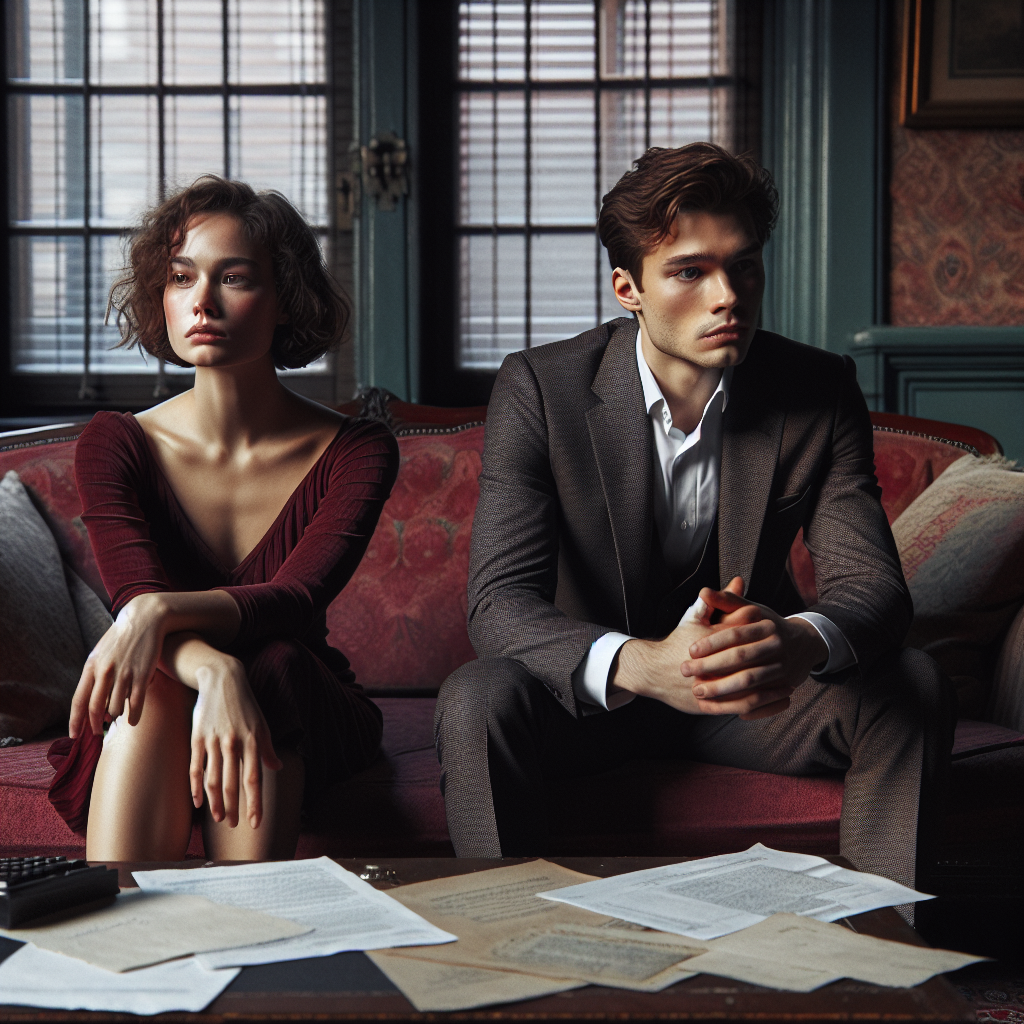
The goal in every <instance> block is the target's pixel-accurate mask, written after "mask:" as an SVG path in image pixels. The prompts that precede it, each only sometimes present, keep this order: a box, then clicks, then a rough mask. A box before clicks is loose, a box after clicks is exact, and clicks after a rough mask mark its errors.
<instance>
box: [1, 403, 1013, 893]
mask: <svg viewBox="0 0 1024 1024" xmlns="http://www.w3.org/2000/svg"><path fill="white" fill-rule="evenodd" d="M343 409H344V410H345V411H349V412H351V411H355V409H356V407H355V406H346V407H343ZM485 412H486V410H485V409H483V408H475V409H459V410H445V409H432V408H428V407H423V406H413V405H408V404H405V403H401V402H397V401H392V402H391V403H390V407H389V414H390V416H391V417H392V425H393V426H394V428H395V431H396V433H397V435H398V438H399V447H400V450H401V457H402V466H401V471H400V473H399V476H398V481H397V483H396V485H395V489H394V492H393V494H392V496H391V498H390V500H389V501H388V503H387V506H386V507H385V510H384V513H383V515H382V517H381V521H380V524H379V526H378V528H377V531H376V533H375V535H374V538H373V540H372V542H371V544H370V546H369V549H368V550H367V553H366V557H365V558H364V560H363V562H362V564H361V565H360V567H359V569H358V571H357V573H356V574H355V576H354V577H353V579H352V580H351V582H350V583H349V585H348V586H347V587H346V589H345V590H344V591H343V592H342V594H341V595H339V597H338V598H337V600H336V601H335V602H334V603H333V605H332V606H331V609H330V611H329V613H328V623H329V626H330V630H331V636H332V641H333V642H334V643H336V644H337V646H338V647H340V648H341V649H342V650H344V651H345V653H346V654H347V655H348V657H349V659H350V660H351V662H352V666H353V668H354V669H355V671H356V674H357V677H358V679H359V680H360V682H361V683H362V684H363V686H365V687H366V689H367V690H368V692H369V693H370V695H371V696H372V697H373V699H374V700H376V701H377V703H378V704H379V705H380V707H381V709H382V710H383V712H384V749H383V752H382V755H381V757H380V758H379V759H378V761H377V763H376V764H374V765H373V766H372V767H370V768H368V769H367V770H366V771H364V772H362V773H360V774H359V775H358V776H356V777H355V778H353V779H350V780H348V781H347V782H345V783H343V784H340V785H339V786H338V787H337V788H336V789H335V790H334V791H332V792H331V793H329V794H327V795H326V796H325V797H324V798H323V799H322V800H320V801H319V803H317V804H316V805H315V806H314V807H312V808H310V809H309V813H308V815H307V817H306V820H305V824H304V828H303V833H302V838H301V840H300V844H299V856H316V855H320V854H323V853H326V854H329V855H334V856H359V857H367V858H374V857H383V856H387V855H391V856H412V855H419V856H446V855H451V853H452V849H451V845H450V842H449V839H448V833H447V828H446V824H445V816H444V805H443V801H442V798H441V793H440V790H439V786H438V781H439V769H438V764H437V760H436V758H435V755H434V746H433V738H432V736H433V734H432V720H433V710H434V696H435V694H436V692H437V688H438V686H439V684H440V683H441V681H442V680H443V679H444V678H445V676H447V675H448V674H449V673H450V672H451V671H452V670H454V669H455V668H456V667H457V666H459V665H460V664H463V663H464V662H466V661H468V660H470V659H471V658H473V657H474V652H473V650H472V647H471V646H470V643H469V639H468V636H467V633H466V575H467V565H468V556H469V537H470V530H471V525H472V518H473V510H474V508H475V505H476V500H477V496H478V485H477V477H478V474H479V472H480V459H481V452H482V449H483V434H484V427H483V419H484V415H485ZM873 420H874V423H875V456H876V463H877V471H878V476H879V480H880V482H881V485H882V489H883V504H884V505H885V507H886V511H887V513H888V514H889V517H890V520H892V519H894V518H895V516H896V515H898V514H899V512H900V511H902V510H903V509H904V508H906V506H907V505H908V504H909V503H910V501H911V500H912V499H913V498H914V497H915V496H916V495H917V494H918V493H920V492H921V491H922V490H923V489H924V488H925V487H927V486H928V485H929V484H930V483H931V482H932V480H934V478H935V477H937V476H938V475H939V474H940V473H942V471H943V470H944V469H946V468H947V466H949V465H950V464H951V463H952V462H953V461H955V460H956V459H958V458H960V457H962V456H963V455H964V454H965V451H967V450H970V449H972V448H973V449H977V450H978V451H980V452H981V453H983V454H984V453H990V452H995V451H998V446H997V444H996V442H995V441H994V439H992V438H991V437H990V436H989V435H987V434H983V433H982V432H980V431H976V430H973V429H971V428H965V427H955V426H952V425H949V424H939V423H933V422H930V421H924V420H913V419H910V418H909V417H897V416H887V415H885V414H874V415H873ZM81 427H82V424H77V425H66V426H63V427H53V428H47V429H45V430H37V431H32V432H20V433H17V434H7V435H0V477H2V476H3V474H4V473H6V472H7V471H8V470H10V469H15V470H17V471H18V473H19V474H20V475H21V478H22V480H23V482H24V484H25V486H26V488H27V489H28V490H29V492H30V494H31V495H32V496H33V497H34V499H35V501H36V503H37V504H38V505H39V506H40V508H41V509H42V510H43V511H44V515H45V516H46V517H47V519H48V521H49V522H50V525H51V528H52V529H53V531H54V533H55V535H56V536H57V539H58V545H59V547H60V548H61V550H62V553H63V554H64V557H65V558H66V559H67V560H68V561H69V562H70V563H71V565H72V566H73V567H74V569H75V570H76V571H77V572H78V573H79V575H81V576H82V577H83V578H84V579H85V580H86V581H87V582H89V583H90V584H91V585H92V586H93V587H94V588H95V589H96V590H97V591H98V592H99V593H100V594H101V595H103V594H104V591H103V587H102V585H101V583H100V580H99V577H98V574H97V571H96V567H95V562H94V560H93V558H92V553H91V551H90V548H89V543H88V538H87V536H86V533H85V530H84V528H83V526H82V522H81V519H80V518H79V513H80V511H81V508H80V504H79V500H78V495H77V492H76V490H75V487H74V482H73V475H72V463H73V458H74V446H75V439H76V437H77V436H78V433H79V432H80V430H81ZM791 565H792V571H793V575H794V578H795V581H796V583H797V585H798V587H799V588H801V589H802V591H803V592H805V593H806V592H807V590H808V588H809V587H813V575H810V576H809V577H808V572H809V568H810V567H809V559H808V558H807V555H806V551H805V550H804V549H803V547H802V543H801V541H800V538H799V537H798V538H797V542H796V543H795V544H794V549H793V556H792V559H791ZM1022 682H1024V681H1022ZM50 738H51V737H45V738H39V739H37V740H34V741H32V742H29V743H26V744H24V745H23V746H20V747H11V748H7V749H0V848H2V849H0V852H2V853H13V852H19V851H25V852H27V851H31V852H34V853H43V852H51V851H52V852H66V853H70V852H74V851H81V850H82V849H83V845H84V840H83V839H82V837H80V836H77V835H75V834H73V833H72V832H71V831H70V830H69V829H68V827H67V826H66V825H65V824H64V822H63V821H62V820H61V819H60V818H59V817H58V816H57V815H56V813H55V812H54V811H53V809H52V808H51V806H50V804H49V803H48V801H47V798H46V790H47V787H48V784H49V780H50V778H51V776H52V769H51V768H50V766H49V764H48V763H47V761H46V757H45V751H46V747H47V745H48V743H49V742H50ZM953 757H954V763H953V766H952V767H953V794H952V801H951V807H950V812H949V816H948V820H947V827H946V830H945V836H944V841H943V847H942V849H941V850H939V851H936V853H935V861H936V863H937V865H938V867H937V870H938V873H939V875H941V874H942V872H946V873H947V874H949V873H951V872H952V873H953V874H956V873H957V872H959V873H960V875H961V876H962V875H963V873H964V872H966V873H967V874H968V875H969V876H970V877H972V878H976V879H982V880H987V884H995V885H997V886H1002V887H1004V889H1005V887H1006V886H1010V885H1012V886H1018V887H1019V867H1018V866H1017V864H1016V862H1017V859H1018V858H1019V850H1020V848H1021V839H1022V838H1024V814H1022V807H1021V799H1020V794H1021V793H1022V792H1024V785H1022V784H1024V736H1022V735H1021V734H1020V733H1019V732H1016V731H1014V730H1012V729H1008V728H1005V727H1001V726H998V725H993V724H991V723H989V722H985V721H982V720H978V719H977V718H976V719H975V720H963V721H961V722H960V724H959V727H958V730H957V740H956V747H955V749H954V753H953ZM842 791H843V788H842V779H841V778H838V777H828V776H823V777H815V778H787V777H782V776H775V775H767V774H763V773H758V772H751V771H743V770H739V769H732V768H720V767H715V766H711V765H706V764H697V763H691V762H682V763H675V762H673V763H667V762H657V761H651V762H634V763H631V764H629V765H626V766H625V767H624V768H622V769H621V770H618V771H614V772H609V773H608V775H607V776H606V777H605V778H603V779H602V780H601V781H600V783H599V784H597V785H594V784H587V785H581V784H579V783H566V784H564V785H562V786H560V787H559V788H558V789H557V790H556V791H553V792H552V794H551V799H552V800H553V801H555V803H556V804H557V806H558V815H557V817H556V818H555V820H557V821H559V822H560V831H559V834H558V835H557V836H556V837H555V839H554V841H553V844H552V850H551V851H550V852H551V853H552V854H559V853H560V854H590V853H593V854H601V855H616V854H678V855H687V854H696V855H700V854H710V853H721V852H727V851H733V850H740V849H745V848H746V847H748V846H749V845H750V844H752V843H754V842H757V841H760V842H763V843H765V844H766V845H769V846H774V847H778V848H782V849H787V850H795V851H805V852H813V853H835V852H838V819H839V811H840V808H841V805H842ZM190 853H191V854H193V855H202V839H201V836H200V835H199V832H198V829H196V830H195V831H194V833H193V839H192V845H191V847H190ZM993 880H995V881H993ZM937 884H938V883H937ZM1000 891H1003V890H1000Z"/></svg>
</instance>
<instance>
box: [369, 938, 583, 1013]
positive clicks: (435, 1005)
mask: <svg viewBox="0 0 1024 1024" xmlns="http://www.w3.org/2000/svg"><path fill="white" fill-rule="evenodd" d="M366 955H367V956H368V957H369V958H370V959H371V960H372V961H373V962H374V963H375V964H376V965H377V966H378V967H379V968H380V969H381V970H382V971H383V972H384V973H385V974H386V975H387V976H388V978H389V979H390V980H391V981H392V982H393V983H394V984H395V985H397V986H398V988H399V989H401V991H402V995H403V996H405V998H406V999H408V1000H409V1002H410V1003H412V1005H413V1006H415V1007H416V1009H417V1010H419V1011H420V1013H444V1012H450V1011H452V1010H471V1009H473V1008H474V1007H477V1006H492V1005H493V1004H494V1003H518V1002H522V1001H523V1000H524V999H536V998H538V997H539V996H549V995H553V994H554V993H556V992H568V991H569V989H572V988H583V986H584V985H586V984H587V982H585V981H568V980H560V979H558V978H539V977H537V975H535V974H518V973H513V972H512V971H491V970H488V969H487V968H486V967H464V966H462V965H460V964H441V963H433V962H432V961H428V960H412V959H410V958H409V957H404V956H396V955H395V954H394V953H388V952H385V951H383V950H377V951H376V952H368V953H367V954H366Z"/></svg>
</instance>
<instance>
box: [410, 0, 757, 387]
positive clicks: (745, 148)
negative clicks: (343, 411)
mask: <svg viewBox="0 0 1024 1024" xmlns="http://www.w3.org/2000/svg"><path fill="white" fill-rule="evenodd" d="M599 2H600V0H594V5H595V18H597V19H598V22H599V20H600V12H599ZM458 7H459V0H436V6H435V13H434V16H433V17H431V18H429V19H428V18H423V19H421V21H420V27H419V39H418V45H419V79H418V81H419V137H420V139H421V140H424V143H425V145H424V146H423V147H422V151H421V153H420V154H419V160H418V171H417V175H418V179H419V189H420V194H421V196H424V197H426V196H429V197H430V202H423V201H421V203H420V224H419V235H420V249H419V266H420V274H421V279H420V287H419V294H420V332H419V333H420V339H421V356H420V368H421V369H420V394H421V396H422V397H421V401H423V402H425V403H428V404H434V405H443V406H451V405H482V404H485V403H486V402H487V401H488V400H489V398H490V392H491V388H492V386H493V384H494V377H495V375H496V373H497V370H490V369H488V370H483V369H467V368H464V367H462V366H460V365H459V361H458V345H459V335H458V330H459V324H458V309H459V241H460V239H461V238H462V237H464V236H466V235H470V234H480V233H485V234H489V233H491V229H481V228H478V227H466V226H460V225H459V224H458V223H457V217H456V214H457V202H458V187H459V133H458V124H459V120H458V119H459V103H460V96H461V94H463V93H471V92H482V93H488V92H493V91H498V92H508V91H525V93H526V96H525V102H526V103H527V105H529V103H530V97H531V93H532V92H539V91H543V92H556V91H559V90H567V89H568V90H573V91H583V90H584V89H588V90H592V91H593V92H594V94H595V101H596V102H597V109H598V110H599V109H600V104H599V97H600V94H601V93H602V92H604V91H606V90H608V91H611V90H618V91H621V90H623V89H634V90H637V91H643V92H644V94H645V96H646V97H647V102H646V104H645V106H646V110H647V116H646V117H645V130H646V132H647V133H649V131H650V101H649V97H650V94H651V92H652V90H657V89H663V88H667V87H671V88H674V89H676V88H680V87H682V88H685V87H686V86H687V85H689V86H691V87H693V88H706V87H707V86H708V84H709V82H710V83H711V84H712V85H731V86H732V87H733V89H734V101H733V129H734V135H735V146H736V150H737V152H751V153H752V154H753V155H754V156H755V158H756V157H758V156H759V151H760V142H761V135H760V126H761V45H762V4H761V2H760V0H749V2H739V3H737V4H736V5H735V19H736V21H735V28H734V33H735V34H734V45H735V54H734V58H735V63H734V72H733V74H732V75H714V76H710V77H709V76H704V77H701V78H692V79H689V78H671V79H661V78H651V77H649V62H648V61H647V60H645V67H644V77H642V78H638V79H632V80H630V79H622V78H617V77H616V78H603V76H602V75H601V74H600V73H599V68H597V67H595V75H594V78H593V80H588V81H586V82H579V81H575V80H574V81H571V82H561V81H557V82H549V81H543V82H537V83H534V82H533V81H532V80H531V79H530V78H529V77H527V79H526V82H525V83H524V82H512V81H510V82H499V83H496V84H492V83H490V82H479V83H469V82H465V81H460V80H459V51H458V38H459V36H458V33H459V12H458ZM649 10H650V8H649V6H648V12H649ZM527 31H529V28H527ZM648 46H649V40H648ZM599 49H600V46H598V51H599ZM597 59H598V60H599V57H597ZM527 130H529V129H528V128H527ZM426 143H429V144H426ZM637 155H639V154H637ZM526 187H527V194H529V182H528V181H527V185H526ZM494 231H495V233H497V234H516V233H518V234H520V235H530V236H535V235H539V234H547V233H552V232H557V233H572V234H581V235H585V234H592V235H594V237H595V249H596V252H597V258H598V259H600V258H601V250H600V246H599V243H598V242H597V240H596V225H594V226H593V227H585V226H579V225H572V226H564V227H563V226H547V225H544V226H539V225H536V224H533V225H531V224H530V223H529V220H528V215H527V223H526V224H525V226H523V227H516V228H506V227H500V228H497V229H494ZM524 301H525V300H524Z"/></svg>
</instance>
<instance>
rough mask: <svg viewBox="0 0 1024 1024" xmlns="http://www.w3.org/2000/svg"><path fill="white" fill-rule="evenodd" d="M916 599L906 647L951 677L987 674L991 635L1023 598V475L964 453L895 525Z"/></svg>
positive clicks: (994, 461) (997, 460)
mask: <svg viewBox="0 0 1024 1024" xmlns="http://www.w3.org/2000/svg"><path fill="white" fill-rule="evenodd" d="M892 532H893V536H894V537H895V538H896V547H897V548H898V549H899V553H900V561H901V562H902V563H903V574H904V576H905V577H906V579H907V584H908V585H909V587H910V593H911V595H912V597H913V599H914V624H913V625H912V626H911V628H910V633H909V634H908V636H907V639H906V645H907V646H908V647H917V648H919V649H921V650H925V651H927V652H928V653H929V654H931V655H932V657H933V658H935V660H936V661H937V662H938V663H939V664H940V665H941V666H942V668H943V669H944V670H945V671H946V673H947V674H949V675H950V676H971V677H975V678H978V679H985V678H988V677H989V676H990V675H991V671H992V668H993V662H994V659H995V655H996V653H997V651H996V650H994V647H993V641H995V640H997V639H998V638H999V637H1000V636H1001V635H1002V634H1003V632H1004V631H1005V630H1006V628H1007V626H1008V625H1009V623H1010V620H1011V619H1012V618H1013V617H1014V615H1015V614H1016V613H1017V610H1018V609H1019V608H1020V607H1021V603H1022V602H1024V571H1022V570H1024V473H1020V472H1015V471H1014V470H1013V463H1012V462H1007V461H1006V460H1004V459H1002V458H1001V457H999V456H991V457H988V458H978V457H976V456H974V455H965V456H964V457H963V458H961V459H958V460H957V461H956V462H954V463H953V464H952V465H951V466H950V467H949V468H948V469H947V470H946V471H945V472H944V473H943V474H942V475H941V476H939V477H938V479H936V481H935V482H934V483H933V484H932V485H931V486H930V487H928V488H927V489H926V490H925V491H923V492H922V493H921V494H920V495H918V497H917V498H915V499H914V501H913V502H912V503H911V504H910V505H909V506H908V508H907V509H906V510H905V511H904V512H903V513H902V515H900V516H899V518H898V519H897V520H896V522H895V523H893V527H892Z"/></svg>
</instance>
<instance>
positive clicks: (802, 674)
mask: <svg viewBox="0 0 1024 1024" xmlns="http://www.w3.org/2000/svg"><path fill="white" fill-rule="evenodd" d="M742 595H743V580H742V579H741V578H740V577H739V576H737V577H735V578H734V579H732V580H730V582H729V583H728V585H727V586H726V587H725V589H724V590H711V589H710V588H708V587H705V588H704V589H703V590H701V592H700V596H699V598H698V600H697V602H696V603H695V604H694V605H693V606H692V607H691V608H690V609H689V611H688V612H687V613H686V614H685V615H684V616H683V618H682V620H681V621H680V623H679V625H678V626H677V627H676V628H675V629H674V630H673V631H672V632H671V633H670V634H669V635H668V636H667V637H665V638H664V639H663V640H629V641H627V642H626V643H625V644H623V646H622V647H621V648H620V650H619V653H618V659H617V662H616V663H615V665H614V666H613V668H612V677H611V682H612V688H613V692H614V691H615V690H628V691H630V692H631V693H635V694H637V695H638V696H641V697H652V698H653V699H655V700H660V701H662V702H663V703H665V704H668V705H670V706H671V707H674V708H676V709H677V710H679V711H684V712H686V713H687V714H691V715H739V716H740V718H743V719H754V718H767V717H769V716H770V715H777V714H778V713H779V712H780V711H785V710H786V709H787V708H788V707H789V698H790V695H791V694H792V693H793V691H794V690H795V689H796V688H797V687H798V686H799V685H800V684H801V683H802V682H804V680H805V679H807V677H808V674H809V673H810V672H811V671H812V670H813V669H815V668H820V667H822V666H823V665H824V664H825V662H826V661H827V660H828V647H827V645H826V644H825V641H824V640H823V639H822V637H821V634H820V633H819V632H818V631H817V630H816V629H815V628H814V626H812V625H811V623H809V622H808V621H807V620H806V619H801V618H791V619H784V618H782V616H780V615H778V614H776V613H775V612H774V611H772V610H771V609H770V608H767V607H765V606H764V605H760V604H755V603H753V602H751V601H747V600H745V599H744V598H743V596H742Z"/></svg>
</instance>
